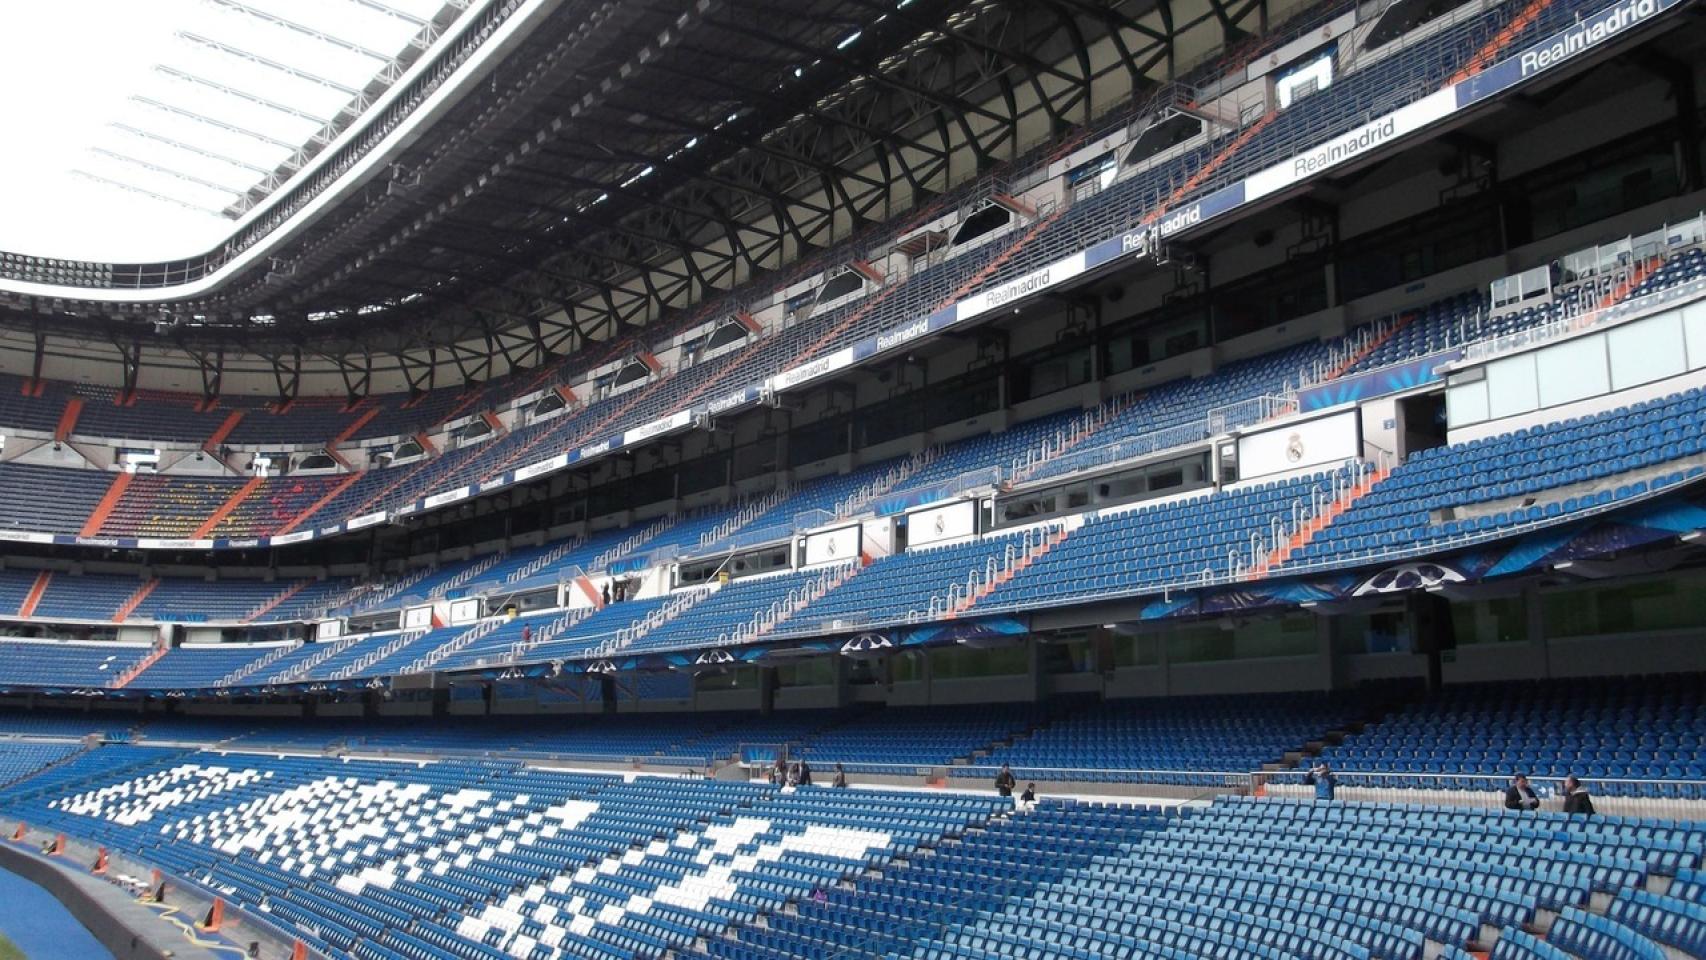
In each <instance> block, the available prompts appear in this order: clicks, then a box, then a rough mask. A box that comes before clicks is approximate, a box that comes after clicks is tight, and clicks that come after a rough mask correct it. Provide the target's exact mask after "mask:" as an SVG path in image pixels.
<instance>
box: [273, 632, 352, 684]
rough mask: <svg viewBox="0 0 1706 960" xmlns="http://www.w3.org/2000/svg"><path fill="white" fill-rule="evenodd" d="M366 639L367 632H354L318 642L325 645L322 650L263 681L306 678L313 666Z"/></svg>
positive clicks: (290, 681) (284, 681)
mask: <svg viewBox="0 0 1706 960" xmlns="http://www.w3.org/2000/svg"><path fill="white" fill-rule="evenodd" d="M368 639H371V638H370V637H369V636H368V635H367V634H365V633H358V634H355V635H353V636H348V637H344V638H343V639H341V640H334V641H332V642H329V643H322V644H320V646H322V647H325V649H324V650H322V651H320V652H318V653H315V654H314V655H313V656H312V657H309V658H308V659H306V660H304V661H302V662H301V663H298V664H297V665H296V666H294V667H292V668H290V670H288V671H286V672H284V673H279V674H275V675H273V676H271V677H268V678H267V679H266V681H265V682H267V683H295V682H297V681H298V680H306V679H307V678H308V675H309V674H310V673H312V672H313V670H314V668H315V667H318V666H319V665H320V664H322V663H325V662H326V661H327V660H330V659H332V658H333V657H335V656H337V655H338V654H340V653H343V652H344V651H345V650H348V649H349V648H350V647H353V646H355V645H356V644H358V643H360V642H361V641H363V640H368Z"/></svg>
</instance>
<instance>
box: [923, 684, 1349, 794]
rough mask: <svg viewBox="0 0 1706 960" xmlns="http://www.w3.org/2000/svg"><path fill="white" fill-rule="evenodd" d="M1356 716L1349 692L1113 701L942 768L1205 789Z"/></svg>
mask: <svg viewBox="0 0 1706 960" xmlns="http://www.w3.org/2000/svg"><path fill="white" fill-rule="evenodd" d="M1364 715H1365V711H1364V710H1363V708H1362V706H1361V705H1360V704H1358V703H1357V702H1356V700H1355V699H1354V698H1351V697H1329V696H1325V695H1316V694H1277V695H1269V696H1242V697H1169V698H1165V699H1152V700H1123V701H1122V700H1114V701H1108V702H1105V703H1101V704H1095V705H1090V706H1087V707H1086V708H1084V709H1081V710H1074V711H1072V712H1070V713H1066V714H1065V715H1063V716H1060V717H1057V718H1055V719H1053V720H1051V721H1049V722H1048V723H1046V724H1044V725H1042V726H1041V727H1040V728H1039V729H1037V730H1035V731H1032V732H1031V733H1030V734H1029V735H1028V736H1026V737H1025V738H1024V739H1021V740H1015V741H1013V742H1012V743H1011V744H1003V745H999V746H997V747H996V748H995V749H993V750H991V751H990V752H989V755H988V756H986V757H982V758H979V759H978V760H977V761H975V763H974V764H973V765H971V766H967V767H956V768H954V769H953V770H951V771H950V773H951V774H952V776H954V777H956V778H975V779H992V778H994V776H995V772H996V769H997V768H998V767H999V766H1000V765H1001V764H1003V763H1006V764H1010V765H1011V766H1012V768H1013V771H1014V774H1015V775H1016V776H1018V777H1020V778H1022V779H1032V780H1045V781H1054V782H1066V781H1080V782H1096V781H1103V782H1117V781H1121V780H1128V781H1140V782H1145V783H1168V784H1184V785H1191V786H1198V785H1202V786H1211V785H1215V784H1222V783H1227V782H1230V781H1229V779H1228V778H1227V777H1226V776H1224V775H1225V774H1233V775H1234V778H1233V779H1236V776H1237V775H1241V774H1242V773H1244V772H1246V771H1250V770H1260V769H1262V768H1263V765H1264V764H1269V763H1280V762H1282V761H1283V760H1284V758H1285V755H1286V754H1288V753H1294V752H1302V751H1303V750H1304V748H1305V746H1306V745H1307V744H1309V743H1310V742H1312V741H1317V740H1320V739H1321V738H1322V737H1324V736H1325V735H1326V734H1327V732H1328V731H1331V730H1342V729H1345V728H1346V727H1347V726H1348V725H1349V724H1350V722H1352V721H1354V720H1359V719H1361V718H1362V717H1363V716H1364ZM1140 771H1141V772H1140ZM1158 771H1165V772H1158ZM1187 771H1202V773H1200V774H1194V773H1189V772H1187ZM1217 773H1218V774H1222V776H1216V775H1215V774H1217Z"/></svg>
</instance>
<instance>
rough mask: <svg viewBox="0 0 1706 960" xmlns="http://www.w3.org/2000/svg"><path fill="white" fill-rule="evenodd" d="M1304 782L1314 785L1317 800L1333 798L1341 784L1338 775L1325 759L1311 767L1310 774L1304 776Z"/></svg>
mask: <svg viewBox="0 0 1706 960" xmlns="http://www.w3.org/2000/svg"><path fill="white" fill-rule="evenodd" d="M1303 782H1304V783H1306V784H1313V785H1314V787H1315V799H1317V800H1331V799H1333V792H1334V791H1335V790H1337V789H1338V786H1339V778H1338V776H1337V775H1336V774H1334V773H1333V768H1332V767H1331V766H1328V764H1327V761H1325V760H1322V761H1321V762H1320V763H1317V764H1316V765H1315V766H1313V767H1310V768H1309V774H1308V775H1307V776H1305V777H1304V778H1303Z"/></svg>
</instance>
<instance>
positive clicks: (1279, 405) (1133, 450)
mask: <svg viewBox="0 0 1706 960" xmlns="http://www.w3.org/2000/svg"><path fill="white" fill-rule="evenodd" d="M1295 412H1297V395H1296V394H1295V393H1293V394H1290V395H1287V396H1268V395H1264V396H1258V397H1251V398H1249V399H1247V400H1240V401H1237V402H1235V403H1229V404H1224V405H1222V406H1218V407H1214V408H1212V409H1210V410H1209V411H1208V413H1207V414H1205V415H1204V417H1203V419H1202V420H1193V421H1191V422H1189V423H1181V424H1176V425H1174V426H1171V427H1162V428H1160V429H1158V430H1151V431H1150V432H1148V433H1144V434H1139V435H1138V436H1135V437H1126V438H1124V439H1121V440H1115V441H1113V442H1111V443H1105V444H1101V445H1100V446H1095V447H1086V448H1085V449H1083V450H1072V451H1070V452H1063V453H1061V454H1059V455H1057V456H1054V457H1053V458H1051V459H1049V460H1045V461H1043V462H1041V463H1038V464H1035V465H1033V466H1031V467H1030V468H1029V469H1028V470H1026V471H1025V474H1024V476H1023V477H1022V478H1020V479H1029V478H1037V479H1052V478H1055V477H1059V476H1063V475H1066V474H1072V473H1079V472H1082V471H1085V470H1092V469H1096V468H1098V467H1103V466H1107V465H1109V464H1114V463H1122V462H1125V461H1128V460H1136V459H1138V458H1139V457H1148V456H1153V455H1154V454H1157V453H1161V452H1163V451H1167V450H1174V449H1178V448H1181V447H1188V446H1192V445H1194V444H1199V443H1202V442H1203V441H1205V440H1208V439H1209V438H1211V437H1214V436H1217V435H1219V434H1222V433H1226V432H1227V431H1230V430H1236V429H1238V428H1240V427H1245V426H1249V425H1251V424H1255V423H1262V422H1265V421H1267V420H1272V419H1274V418H1276V417H1282V416H1287V415H1289V414H1292V413H1295ZM1044 468H1047V469H1046V470H1045V469H1044ZM1038 474H1041V476H1040V477H1039V476H1038Z"/></svg>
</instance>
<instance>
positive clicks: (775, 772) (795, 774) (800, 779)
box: [770, 756, 847, 789]
mask: <svg viewBox="0 0 1706 960" xmlns="http://www.w3.org/2000/svg"><path fill="white" fill-rule="evenodd" d="M770 783H771V784H772V785H774V786H778V787H809V786H811V785H812V765H811V764H809V763H807V762H805V761H804V760H795V761H794V762H792V763H789V762H788V759H787V758H786V757H782V756H778V757H777V758H776V765H775V766H773V767H771V768H770ZM829 785H830V786H832V787H835V788H837V789H846V787H847V771H846V769H844V768H843V767H842V766H841V764H839V763H838V764H836V765H835V776H834V778H833V779H831V780H830V783H829Z"/></svg>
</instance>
